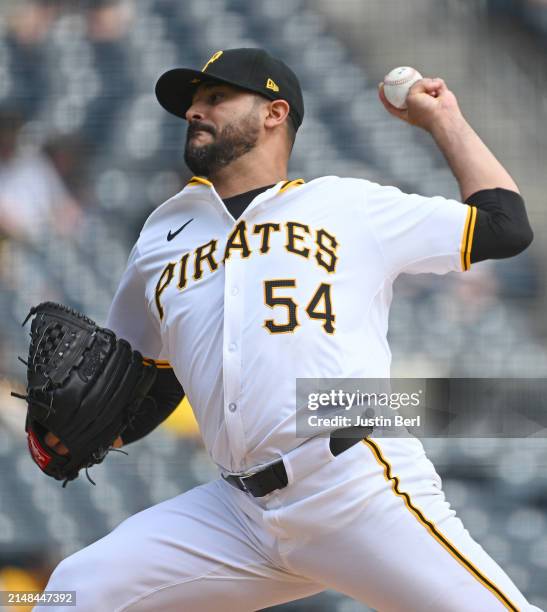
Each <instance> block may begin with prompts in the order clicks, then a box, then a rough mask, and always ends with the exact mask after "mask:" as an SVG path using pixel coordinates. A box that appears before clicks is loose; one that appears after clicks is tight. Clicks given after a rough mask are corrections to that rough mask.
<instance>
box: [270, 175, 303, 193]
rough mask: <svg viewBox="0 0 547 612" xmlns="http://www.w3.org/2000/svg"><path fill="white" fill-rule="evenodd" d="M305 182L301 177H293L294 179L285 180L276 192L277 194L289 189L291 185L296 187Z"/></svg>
mask: <svg viewBox="0 0 547 612" xmlns="http://www.w3.org/2000/svg"><path fill="white" fill-rule="evenodd" d="M305 182H306V181H305V180H304V179H301V178H300V179H295V180H294V181H285V182H284V183H283V185H281V188H280V189H279V191H278V192H277V193H278V194H280V193H284V192H285V191H287V189H290V188H291V187H296V186H297V185H303V184H304V183H305Z"/></svg>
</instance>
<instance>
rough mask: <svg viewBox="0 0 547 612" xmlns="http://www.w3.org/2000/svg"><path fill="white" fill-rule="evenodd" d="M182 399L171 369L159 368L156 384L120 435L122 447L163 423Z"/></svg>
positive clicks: (181, 390) (180, 389)
mask: <svg viewBox="0 0 547 612" xmlns="http://www.w3.org/2000/svg"><path fill="white" fill-rule="evenodd" d="M183 397H184V390H183V388H182V385H181V384H180V383H179V381H178V380H177V377H176V376H175V373H174V372H173V370H172V368H159V369H158V375H157V378H156V382H155V383H154V384H153V385H152V388H151V389H150V393H149V395H148V396H147V397H146V398H145V400H144V401H143V403H142V404H141V405H140V408H139V412H138V414H137V416H136V417H135V419H134V420H133V422H132V423H131V425H129V427H128V428H127V429H126V430H125V431H124V433H123V434H122V440H123V443H124V445H125V444H131V442H135V441H136V440H140V439H141V438H144V436H146V435H147V434H149V433H150V432H151V431H153V430H154V429H156V427H157V426H158V425H159V424H160V423H163V421H165V419H166V418H167V417H168V416H169V415H170V414H171V413H172V412H173V410H175V408H176V407H177V406H178V405H179V403H180V402H181V400H182V399H183Z"/></svg>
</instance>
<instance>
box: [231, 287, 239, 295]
mask: <svg viewBox="0 0 547 612" xmlns="http://www.w3.org/2000/svg"><path fill="white" fill-rule="evenodd" d="M238 293H239V289H238V288H237V287H233V288H232V295H237V294H238Z"/></svg>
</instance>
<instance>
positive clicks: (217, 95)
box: [209, 91, 224, 104]
mask: <svg viewBox="0 0 547 612" xmlns="http://www.w3.org/2000/svg"><path fill="white" fill-rule="evenodd" d="M223 99H224V94H223V93H222V92H221V91H214V92H213V93H211V94H210V95H209V103H210V104H216V103H217V102H220V101H221V100H223Z"/></svg>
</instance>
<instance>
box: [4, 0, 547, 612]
mask: <svg viewBox="0 0 547 612" xmlns="http://www.w3.org/2000/svg"><path fill="white" fill-rule="evenodd" d="M239 46H265V47H266V48H268V49H269V50H270V51H271V52H273V53H274V54H279V55H280V56H281V57H283V58H284V59H285V60H286V61H287V63H288V64H289V65H291V66H292V67H293V68H294V69H295V71H296V72H297V74H298V75H299V76H300V78H301V82H302V85H303V87H304V93H305V103H306V118H305V121H304V125H303V127H302V129H301V131H300V132H299V135H298V138H297V141H296V147H295V151H294V155H293V159H292V165H291V172H290V177H292V178H297V177H304V178H305V179H307V180H310V179H312V178H314V177H316V176H320V175H324V174H337V175H341V176H358V177H363V178H368V179H372V180H375V181H378V182H382V183H384V184H395V185H397V186H400V187H401V188H402V189H404V190H406V191H413V192H418V193H422V194H425V195H436V194H442V195H446V196H450V197H458V191H457V186H456V183H455V181H454V179H453V178H452V176H451V174H450V172H449V171H448V170H447V168H446V165H445V163H444V160H443V159H442V157H441V156H440V154H439V153H438V151H437V150H436V149H435V147H434V146H433V144H432V142H431V140H430V139H429V137H428V136H427V134H425V133H421V132H418V131H417V130H415V129H412V128H410V127H408V126H406V125H403V124H400V123H399V122H397V121H395V120H394V119H393V118H392V117H390V116H389V115H387V114H386V113H385V111H384V110H383V108H382V107H381V105H380V104H379V102H378V101H377V99H376V84H377V83H378V81H379V80H381V78H382V76H383V75H384V74H385V73H386V72H387V71H388V70H389V69H391V68H393V67H395V66H398V65H413V66H416V67H417V68H418V69H419V70H420V71H421V72H422V73H423V74H426V75H430V76H436V75H439V76H442V77H444V78H445V79H446V81H447V82H448V84H449V86H450V87H451V88H452V89H453V90H454V91H455V92H456V94H457V96H458V98H459V100H460V103H461V106H462V108H463V110H464V112H465V114H466V115H467V117H468V118H469V120H470V121H471V123H472V125H473V126H474V127H475V128H476V130H477V131H478V132H479V134H481V136H483V138H484V139H485V140H486V142H487V143H488V144H489V145H490V146H491V147H492V148H493V150H494V151H495V153H496V154H497V155H498V157H499V158H500V159H501V160H502V162H503V163H505V164H506V166H507V167H508V168H509V170H510V171H511V172H512V173H513V175H514V176H515V178H516V180H517V182H518V183H519V184H520V186H521V189H522V191H523V194H524V196H525V199H526V202H527V205H528V209H529V214H530V217H531V220H532V224H533V227H534V230H535V235H536V238H535V242H534V244H533V245H532V247H531V248H530V249H529V250H528V251H526V252H525V253H523V254H522V255H521V256H519V257H517V258H514V259H512V260H510V261H505V262H500V263H491V262H487V263H483V264H480V265H477V266H474V269H473V270H472V271H471V272H470V273H467V274H466V275H463V276H461V275H449V276H447V277H442V278H438V277H435V278H432V277H430V276H422V277H417V278H410V277H405V278H402V279H400V280H399V281H398V282H397V288H396V297H395V301H394V306H393V310H392V316H391V330H390V335H391V343H392V349H393V355H394V368H393V371H394V375H397V376H401V377H404V376H413V375H416V376H430V377H434V376H463V377H466V376H479V377H533V376H535V377H545V376H546V375H547V347H546V342H545V339H546V334H547V325H546V319H545V315H544V312H545V305H546V299H545V280H546V278H547V266H546V265H545V257H546V255H547V239H546V238H545V232H546V230H547V217H546V209H547V207H546V206H545V173H546V170H547V165H546V163H547V156H546V148H547V146H546V142H547V138H546V136H547V85H546V83H547V79H546V76H547V55H546V49H547V1H546V0H412V2H404V1H403V0H367V1H366V2H362V1H360V0H336V2H332V1H331V0H315V1H314V0H277V1H276V2H271V1H267V0H252V1H251V0H184V1H180V0H134V1H123V0H122V1H117V0H88V1H84V0H79V1H78V0H65V1H63V0H28V1H15V0H13V1H9V0H0V320H1V321H2V324H1V328H0V402H1V403H0V590H8V589H23V588H41V587H42V586H43V585H44V584H45V581H46V580H47V577H48V575H49V573H50V571H51V568H52V567H53V566H54V565H55V563H56V562H57V561H58V560H59V559H60V558H62V557H64V556H65V555H68V554H70V553H72V552H74V551H75V550H78V549H80V548H81V547H83V546H85V545H87V544H88V543H90V542H92V541H94V540H95V539H97V538H99V537H102V536H103V535H105V534H106V533H107V532H108V531H110V530H111V529H112V528H114V527H115V526H116V525H117V524H118V523H119V522H121V521H122V520H123V519H124V518H126V517H127V516H129V515H131V514H133V513H135V512H136V511H138V510H140V509H143V508H145V507H148V506H150V505H152V504H154V503H157V502H159V501H161V500H164V499H166V498H168V497H171V496H174V495H177V494H178V493H180V492H182V491H183V490H186V489H187V488H190V487H192V486H194V485H196V484H198V483H201V482H204V481H206V480H208V479H210V478H212V477H214V476H215V475H216V472H215V469H214V467H213V466H212V465H211V463H210V461H209V460H208V458H207V456H206V455H205V453H204V451H203V448H202V446H201V443H200V441H199V434H198V432H197V431H196V427H195V423H194V421H193V418H192V415H191V411H190V409H189V407H188V406H187V405H184V404H183V405H181V407H180V408H179V409H177V411H176V412H175V414H174V415H173V416H172V417H171V418H170V419H169V420H168V422H167V423H166V424H165V425H164V426H162V427H161V428H159V429H158V430H156V431H155V432H154V433H153V434H152V435H150V436H149V437H148V438H146V439H144V440H142V441H141V442H138V443H136V444H134V445H133V446H130V447H129V456H128V457H124V456H121V455H116V456H112V455H110V456H109V457H108V460H107V461H106V462H105V463H104V464H103V465H102V466H100V467H98V468H96V469H95V470H93V478H94V479H95V480H96V481H97V486H96V487H92V486H89V484H88V483H87V482H86V481H85V479H83V480H82V479H80V480H79V481H76V482H75V483H72V484H71V485H70V486H68V488H67V489H61V487H60V485H59V483H56V482H53V481H51V480H50V479H47V478H45V477H44V476H42V475H41V474H40V473H39V471H38V469H37V468H36V466H35V465H34V464H33V463H32V462H31V460H30V458H29V456H28V453H27V451H26V443H25V437H24V434H23V427H24V413H25V409H24V404H23V403H22V402H20V401H18V400H15V399H13V398H11V397H10V395H9V392H10V390H11V389H22V388H23V385H24V379H23V366H22V365H21V364H20V363H18V361H17V358H16V357H17V355H23V356H24V355H25V353H26V350H27V348H26V341H27V336H26V332H25V331H24V330H22V328H21V321H22V319H23V318H24V316H25V315H26V313H27V311H28V309H29V307H30V306H31V305H33V304H35V303H37V302H40V301H43V300H46V299H51V300H56V301H59V302H64V303H68V304H71V305H72V306H74V307H75V308H77V309H80V310H82V311H83V312H85V313H87V314H88V315H89V316H91V317H93V318H95V319H96V320H97V321H98V322H103V321H104V319H105V315H106V312H107V309H108V306H109V302H110V299H111V297H112V295H113V293H114V291H115V288H116V286H117V282H118V280H119V278H120V275H121V273H122V271H123V268H124V265H125V261H126V258H127V255H128V253H129V250H130V247H131V245H132V244H133V242H134V241H135V239H136V236H137V234H138V232H139V230H140V227H141V225H142V223H143V221H144V219H145V218H146V217H147V215H148V214H149V213H150V212H151V210H152V209H153V208H155V207H156V206H158V205H159V204H160V203H161V202H162V201H164V200H165V199H166V198H167V197H169V196H171V195H172V194H174V193H175V192H176V191H178V190H179V188H180V187H181V186H182V185H183V184H184V182H185V180H187V178H188V177H189V174H188V171H187V169H186V168H185V167H184V164H183V160H182V149H183V143H184V139H185V125H184V124H183V123H182V122H180V121H178V120H176V119H175V118H174V117H171V116H170V115H168V114H167V113H165V112H164V111H163V110H162V109H161V108H160V106H159V105H158V104H157V103H156V101H155V98H154V95H153V86H154V83H155V80H156V78H157V77H158V76H159V74H160V73H161V72H162V71H164V70H165V69H167V68H170V67H173V66H175V65H196V66H201V65H202V64H203V63H204V61H206V59H207V58H208V57H210V55H211V53H212V52H213V51H215V50H217V49H221V48H225V47H239ZM424 443H425V444H426V446H427V449H428V452H429V455H430V457H431V459H432V460H433V462H434V463H435V464H436V466H437V469H438V471H439V472H440V473H441V475H442V477H443V481H444V488H445V491H446V494H447V497H448V499H449V500H450V501H451V503H452V505H453V506H454V507H455V508H456V510H457V511H458V513H459V514H460V516H461V517H462V519H463V520H464V522H465V524H466V526H467V528H468V529H469V531H470V532H471V533H472V535H473V536H474V537H475V538H476V539H477V540H478V541H479V542H480V543H481V544H482V545H483V546H484V547H485V548H486V550H488V551H489V552H490V553H491V554H492V555H493V556H494V558H495V559H496V560H497V561H498V562H500V563H501V564H502V565H503V567H504V568H505V569H506V571H507V572H508V573H509V575H510V576H511V577H512V578H513V580H514V581H515V582H516V584H517V585H518V586H519V587H520V588H521V589H522V590H523V591H524V592H525V593H526V594H527V595H528V597H529V598H530V599H531V600H532V601H533V603H535V605H537V606H539V607H540V608H547V580H546V579H545V576H546V573H547V529H546V524H547V522H546V519H547V516H546V508H547V476H546V474H547V471H546V469H545V468H546V467H547V445H546V444H545V440H544V439H542V438H539V437H538V438H533V439H518V440H517V439H495V438H492V439H487V440H485V439H482V440H481V439H459V440H444V439H436V440H433V439H432V440H426V441H424ZM409 562H411V560H409ZM90 571H91V568H90ZM19 609H20V608H19ZM277 609H279V610H284V611H286V612H288V611H290V610H293V611H296V610H300V611H306V610H314V611H319V612H320V611H325V612H326V611H329V612H332V611H335V612H353V611H358V610H366V608H364V607H363V606H362V605H360V604H356V603H355V602H352V601H351V600H349V599H347V598H345V597H343V596H341V595H339V594H336V593H333V592H330V591H329V592H326V593H324V594H322V595H320V596H317V597H314V598H311V599H308V600H303V601H301V602H296V603H294V604H287V605H285V606H280V607H279V608H277Z"/></svg>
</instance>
